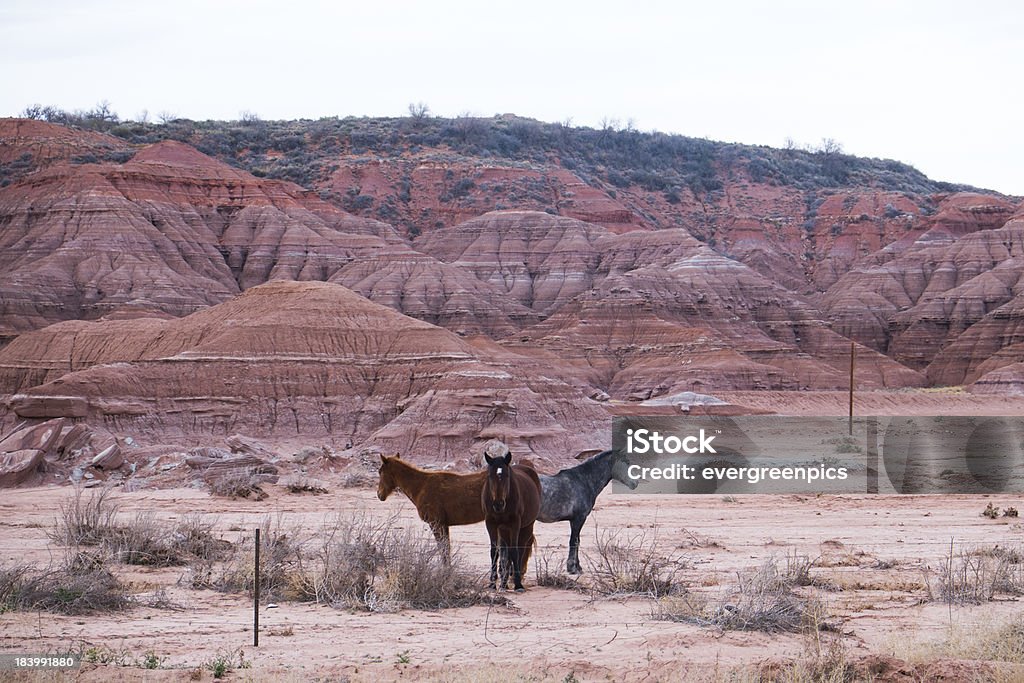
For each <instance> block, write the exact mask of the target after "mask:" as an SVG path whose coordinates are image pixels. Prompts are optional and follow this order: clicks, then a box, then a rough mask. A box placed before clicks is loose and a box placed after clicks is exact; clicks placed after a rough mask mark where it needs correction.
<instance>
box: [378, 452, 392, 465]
mask: <svg viewBox="0 0 1024 683" xmlns="http://www.w3.org/2000/svg"><path fill="white" fill-rule="evenodd" d="M390 459H391V458H389V457H388V456H386V455H384V454H383V453H381V454H380V462H381V464H382V465H386V464H387V462H388V460H390Z"/></svg>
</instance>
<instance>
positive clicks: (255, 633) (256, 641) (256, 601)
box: [252, 527, 260, 647]
mask: <svg viewBox="0 0 1024 683" xmlns="http://www.w3.org/2000/svg"><path fill="white" fill-rule="evenodd" d="M255 564H256V566H255V567H254V571H253V577H254V578H253V589H252V646H253V647H259V646H260V528H259V527H256V562H255Z"/></svg>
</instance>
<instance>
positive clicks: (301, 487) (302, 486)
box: [282, 475, 327, 495]
mask: <svg viewBox="0 0 1024 683" xmlns="http://www.w3.org/2000/svg"><path fill="white" fill-rule="evenodd" d="M282 484H283V485H284V487H285V488H286V489H288V492H289V493H312V494H314V495H320V494H322V493H327V487H326V486H324V485H323V483H322V482H320V481H317V480H316V479H309V478H308V477H304V476H298V475H296V476H292V477H289V478H287V479H285V480H284V481H283V482H282Z"/></svg>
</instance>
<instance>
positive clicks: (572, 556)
mask: <svg viewBox="0 0 1024 683" xmlns="http://www.w3.org/2000/svg"><path fill="white" fill-rule="evenodd" d="M628 469H629V460H627V459H626V456H625V454H623V453H620V452H618V451H604V452H603V453H598V454H597V455H595V456H594V457H592V458H590V459H589V460H586V461H585V462H582V463H580V464H579V465H577V466H576V467H572V468H570V469H567V470H562V471H561V472H559V473H558V474H555V475H550V476H549V475H546V474H542V475H540V488H541V499H540V514H538V515H537V519H538V521H541V522H565V521H568V522H569V525H570V532H569V559H568V560H566V563H565V570H566V571H567V572H569V573H570V574H582V573H583V568H582V567H581V566H580V530H581V529H582V528H583V523H584V522H586V521H587V516H588V515H589V514H590V511H591V510H593V509H594V501H595V500H596V499H597V494H599V493H601V491H602V489H604V487H605V486H607V485H608V482H610V481H611V480H612V479H615V480H617V481H620V482H622V483H623V484H625V485H626V486H628V487H629V488H631V489H635V488H636V487H637V484H638V483H639V482H638V481H637V480H635V479H630V478H629V476H628V475H627V474H626V472H627V470H628Z"/></svg>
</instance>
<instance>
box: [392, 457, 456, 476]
mask: <svg viewBox="0 0 1024 683" xmlns="http://www.w3.org/2000/svg"><path fill="white" fill-rule="evenodd" d="M386 457H387V456H386ZM388 464H398V465H401V466H402V467H404V468H405V469H407V470H410V471H412V472H415V473H417V474H436V473H438V472H444V471H445V470H425V469H423V468H422V467H417V466H416V465H413V464H412V463H411V462H408V461H406V460H402V459H401V458H400V457H398V456H397V455H394V456H390V457H388Z"/></svg>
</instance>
